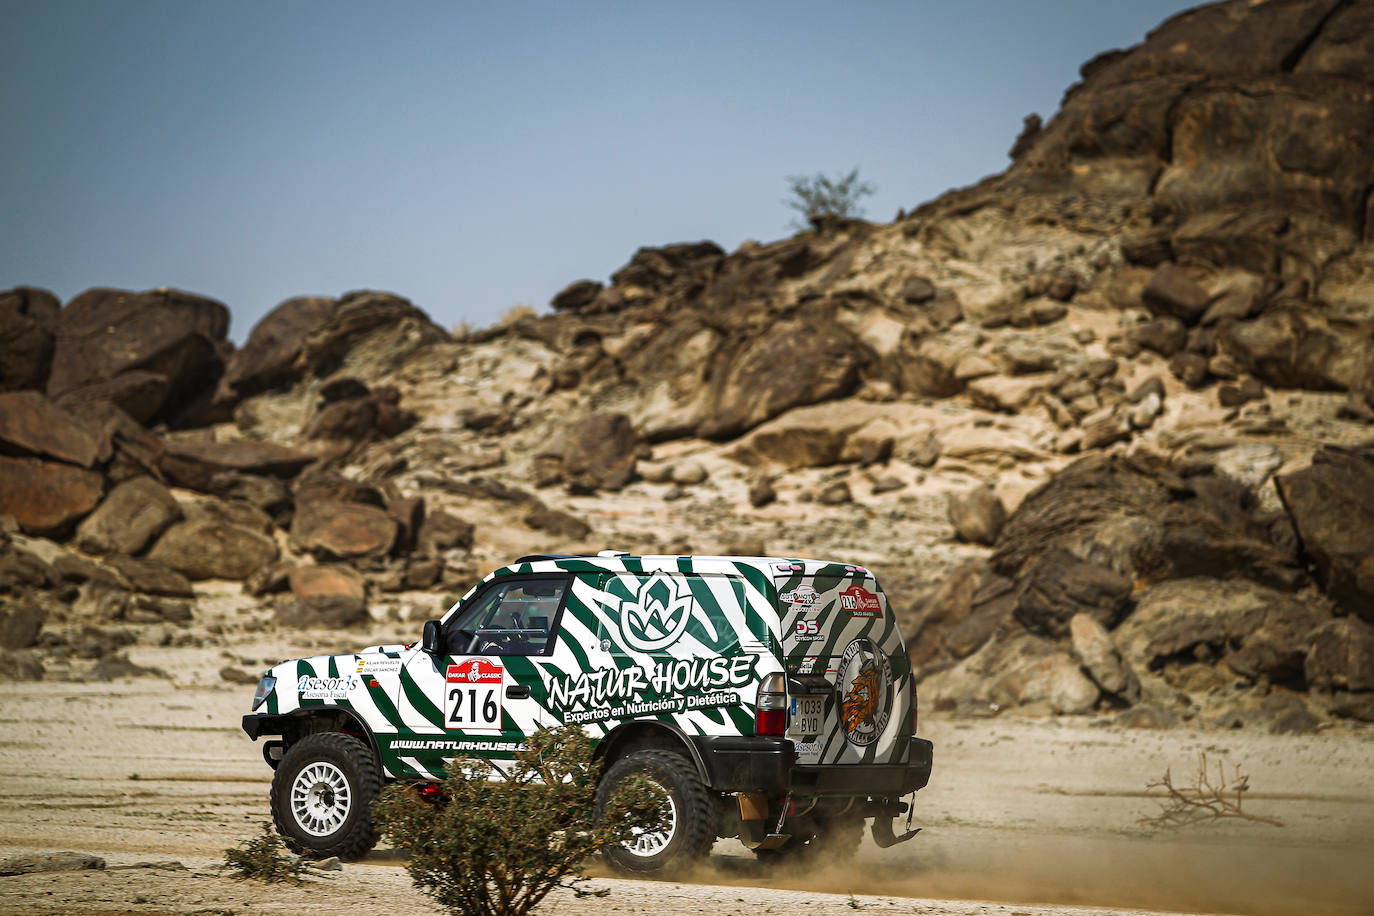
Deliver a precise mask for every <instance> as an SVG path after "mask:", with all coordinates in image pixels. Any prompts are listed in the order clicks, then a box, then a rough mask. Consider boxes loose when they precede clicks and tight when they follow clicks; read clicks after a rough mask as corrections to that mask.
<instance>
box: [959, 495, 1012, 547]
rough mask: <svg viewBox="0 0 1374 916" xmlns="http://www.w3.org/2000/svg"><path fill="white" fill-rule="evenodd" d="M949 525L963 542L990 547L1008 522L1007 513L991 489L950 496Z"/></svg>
mask: <svg viewBox="0 0 1374 916" xmlns="http://www.w3.org/2000/svg"><path fill="white" fill-rule="evenodd" d="M948 515H949V522H950V524H951V525H953V526H954V532H955V534H957V535H959V538H960V539H961V540H964V541H969V542H971V543H974V544H986V545H988V546H991V545H992V544H993V543H995V542H996V540H997V535H998V534H999V533H1000V532H1001V530H1002V525H1004V524H1005V523H1006V521H1007V510H1006V509H1005V508H1004V507H1003V506H1002V501H1001V500H1000V499H998V498H997V494H996V493H994V492H993V491H992V488H991V487H974V488H973V489H971V490H966V491H964V492H962V493H951V494H949V504H948Z"/></svg>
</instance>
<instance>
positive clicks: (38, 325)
mask: <svg viewBox="0 0 1374 916" xmlns="http://www.w3.org/2000/svg"><path fill="white" fill-rule="evenodd" d="M61 309H62V305H61V303H59V302H58V301H57V297H56V296H54V295H53V294H52V293H50V292H48V291H47V290H44V289H34V288H33V287H31V286H16V287H15V288H14V289H7V290H5V291H4V292H0V391H15V390H18V389H25V388H33V389H38V390H40V391H41V390H43V388H44V387H45V386H46V385H47V383H48V370H49V369H50V368H51V366H52V354H53V348H54V346H55V344H56V341H57V316H58V313H59V312H60V311H61Z"/></svg>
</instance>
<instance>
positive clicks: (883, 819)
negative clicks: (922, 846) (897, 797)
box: [872, 802, 921, 849]
mask: <svg viewBox="0 0 1374 916" xmlns="http://www.w3.org/2000/svg"><path fill="white" fill-rule="evenodd" d="M912 810H913V809H912V807H911V805H908V804H906V803H905V802H896V803H893V802H887V803H885V804H884V810H882V811H880V812H879V813H878V814H876V815H874V817H873V828H872V833H873V842H874V843H876V844H877V846H878V848H879V849H887V848H888V847H889V846H896V845H897V844H898V843H905V842H906V841H907V840H909V839H911V838H912V837H914V836H915V835H916V834H918V833H920V832H921V828H920V827H917V828H916V829H915V830H908V831H906V832H905V833H903V834H902V835H901V836H897V835H896V834H894V833H893V832H892V822H893V821H895V820H896V819H897V817H898V816H899V815H901V814H903V813H906V814H907V819H906V825H907V826H908V827H910V826H911V816H910V812H911V811H912Z"/></svg>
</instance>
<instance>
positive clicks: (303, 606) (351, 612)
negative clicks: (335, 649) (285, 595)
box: [277, 564, 367, 627]
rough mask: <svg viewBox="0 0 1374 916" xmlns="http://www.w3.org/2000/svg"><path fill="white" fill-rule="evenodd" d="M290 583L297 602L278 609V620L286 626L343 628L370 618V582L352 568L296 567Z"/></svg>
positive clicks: (327, 566)
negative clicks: (368, 583)
mask: <svg viewBox="0 0 1374 916" xmlns="http://www.w3.org/2000/svg"><path fill="white" fill-rule="evenodd" d="M289 582H290V586H291V594H292V596H293V597H294V598H295V602H294V603H290V602H283V603H281V604H279V605H278V606H277V618H278V619H279V620H281V621H282V622H283V623H287V624H289V625H291V626H304V627H312V626H327V627H344V626H349V625H351V624H355V623H361V622H363V621H365V620H366V619H367V583H366V581H365V580H364V579H363V577H362V575H360V574H359V573H358V571H357V570H355V569H353V568H352V567H349V566H343V565H340V564H324V565H318V566H294V567H292V568H291V571H290V573H289Z"/></svg>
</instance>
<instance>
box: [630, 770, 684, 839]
mask: <svg viewBox="0 0 1374 916" xmlns="http://www.w3.org/2000/svg"><path fill="white" fill-rule="evenodd" d="M654 787H655V788H657V789H658V790H659V791H660V792H662V793H663V798H664V800H666V801H667V802H668V817H667V822H666V823H665V824H664V826H663V829H661V830H644V829H642V828H639V827H636V828H635V829H634V830H633V831H632V834H633V835H632V836H631V838H630V839H628V840H626V841H625V849H626V850H627V851H628V852H630V853H632V854H633V855H637V856H656V855H658V854H659V853H660V852H662V851H663V850H665V849H667V848H668V844H669V843H670V842H672V839H673V834H675V833H677V804H676V803H675V802H674V801H673V796H672V793H671V792H669V791H668V790H667V789H665V788H663V786H660V785H658V784H657V783H655V784H654Z"/></svg>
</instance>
